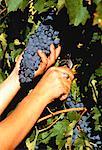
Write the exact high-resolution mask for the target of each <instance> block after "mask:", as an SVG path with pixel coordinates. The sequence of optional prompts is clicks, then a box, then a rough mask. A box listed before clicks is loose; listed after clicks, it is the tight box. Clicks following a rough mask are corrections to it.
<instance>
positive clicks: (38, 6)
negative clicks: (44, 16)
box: [34, 0, 56, 14]
mask: <svg viewBox="0 0 102 150" xmlns="http://www.w3.org/2000/svg"><path fill="white" fill-rule="evenodd" d="M55 5H56V3H55V2H54V1H53V0H48V1H46V0H37V1H36V3H35V4H34V8H35V10H37V11H38V12H39V14H40V13H42V12H45V11H47V10H48V9H49V8H50V7H52V6H55Z"/></svg>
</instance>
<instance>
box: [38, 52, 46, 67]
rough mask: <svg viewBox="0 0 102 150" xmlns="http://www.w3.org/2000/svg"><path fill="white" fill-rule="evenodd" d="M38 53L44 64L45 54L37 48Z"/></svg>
mask: <svg viewBox="0 0 102 150" xmlns="http://www.w3.org/2000/svg"><path fill="white" fill-rule="evenodd" d="M38 55H39V56H40V57H41V60H42V62H43V63H44V64H47V56H46V55H45V53H43V52H42V51H41V50H38Z"/></svg>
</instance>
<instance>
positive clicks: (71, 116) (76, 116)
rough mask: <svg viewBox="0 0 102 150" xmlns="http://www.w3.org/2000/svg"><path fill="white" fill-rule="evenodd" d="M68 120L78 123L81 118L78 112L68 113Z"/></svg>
mask: <svg viewBox="0 0 102 150" xmlns="http://www.w3.org/2000/svg"><path fill="white" fill-rule="evenodd" d="M67 118H68V119H69V120H70V121H71V122H73V120H76V121H78V120H79V118H80V114H78V113H77V112H74V111H73V112H68V113H67Z"/></svg>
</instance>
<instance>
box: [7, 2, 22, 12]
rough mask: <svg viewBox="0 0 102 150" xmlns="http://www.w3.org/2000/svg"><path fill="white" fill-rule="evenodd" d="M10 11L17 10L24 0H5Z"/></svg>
mask: <svg viewBox="0 0 102 150" xmlns="http://www.w3.org/2000/svg"><path fill="white" fill-rule="evenodd" d="M5 2H6V6H7V11H8V13H9V12H11V11H16V10H17V9H18V8H19V6H20V5H21V4H22V3H23V0H5Z"/></svg>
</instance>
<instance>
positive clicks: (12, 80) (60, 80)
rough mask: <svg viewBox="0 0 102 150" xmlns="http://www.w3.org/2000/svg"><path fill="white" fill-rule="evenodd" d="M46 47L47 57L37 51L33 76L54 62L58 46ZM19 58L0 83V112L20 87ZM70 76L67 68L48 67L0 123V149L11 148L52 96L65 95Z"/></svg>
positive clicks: (16, 143) (36, 118)
mask: <svg viewBox="0 0 102 150" xmlns="http://www.w3.org/2000/svg"><path fill="white" fill-rule="evenodd" d="M50 50H51V54H50V56H49V57H48V58H47V57H46V55H45V54H44V53H42V52H41V51H39V52H38V54H39V56H40V57H41V60H42V62H41V63H40V66H39V69H38V70H37V71H36V74H35V76H38V75H40V74H42V73H44V71H46V70H47V69H48V68H49V67H50V66H51V65H52V64H54V63H55V61H56V59H57V57H58V56H59V54H60V51H61V47H60V46H59V47H58V48H57V49H55V48H54V46H53V45H51V46H50ZM21 57H22V56H20V57H19V59H18V60H17V63H16V66H15V68H14V70H13V71H12V73H11V74H10V76H9V77H8V78H7V79H6V80H5V81H4V82H3V83H2V84H1V85H0V114H1V113H2V112H3V111H4V109H5V108H6V107H7V105H8V104H9V103H10V102H11V100H12V99H13V97H14V96H15V95H16V93H17V92H18V91H19V89H20V84H19V76H18V71H19V64H20V60H21ZM63 73H66V74H68V75H69V78H68V79H66V78H64V77H63ZM73 78H74V77H73V73H72V72H71V70H70V69H68V68H67V67H51V68H49V69H48V70H47V71H46V73H45V74H44V75H43V77H42V79H41V80H40V81H39V83H38V84H37V86H36V87H35V88H34V89H33V90H32V91H31V92H30V93H29V94H28V95H27V96H26V97H25V98H24V99H23V100H22V101H21V102H20V103H19V105H18V106H17V107H16V109H15V110H14V111H13V112H12V113H11V114H10V115H9V116H8V117H6V118H5V119H4V120H3V121H1V122H0V150H12V149H15V148H16V146H17V145H18V144H19V143H20V142H21V141H22V139H23V138H24V137H25V136H26V135H27V133H28V132H29V131H30V129H31V128H32V127H33V126H34V124H35V123H36V121H37V120H38V118H39V116H40V115H41V113H42V111H43V110H44V108H45V107H46V106H47V105H48V104H49V103H51V102H52V101H53V100H54V99H56V98H58V97H60V100H64V99H65V98H66V97H67V96H68V93H69V91H70V86H71V81H72V80H73ZM46 89H47V92H46ZM53 91H54V92H53ZM25 125H26V126H25Z"/></svg>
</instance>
